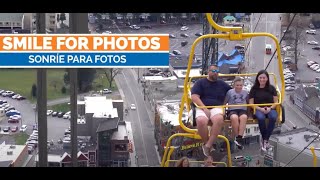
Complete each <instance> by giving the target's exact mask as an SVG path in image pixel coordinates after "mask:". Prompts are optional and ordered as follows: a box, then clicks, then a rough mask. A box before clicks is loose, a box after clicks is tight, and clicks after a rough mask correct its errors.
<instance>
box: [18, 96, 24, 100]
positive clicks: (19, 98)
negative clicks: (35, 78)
mask: <svg viewBox="0 0 320 180" xmlns="http://www.w3.org/2000/svg"><path fill="white" fill-rule="evenodd" d="M25 99H26V97H24V96H18V97H17V100H19V101H21V100H25Z"/></svg>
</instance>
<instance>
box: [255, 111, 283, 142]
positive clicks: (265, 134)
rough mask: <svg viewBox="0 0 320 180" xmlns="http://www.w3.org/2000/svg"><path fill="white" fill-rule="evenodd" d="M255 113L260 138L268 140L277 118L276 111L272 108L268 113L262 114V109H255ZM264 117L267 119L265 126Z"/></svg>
mask: <svg viewBox="0 0 320 180" xmlns="http://www.w3.org/2000/svg"><path fill="white" fill-rule="evenodd" d="M255 115H256V118H257V119H258V123H259V129H260V133H261V136H262V139H263V140H269V138H270V136H271V134H272V131H273V129H274V126H275V123H276V120H277V118H278V113H277V111H276V110H274V109H272V110H271V111H270V112H269V113H268V114H264V113H263V112H262V111H259V110H257V111H256V114H255ZM266 118H268V119H269V123H268V126H266Z"/></svg>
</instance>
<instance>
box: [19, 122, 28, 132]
mask: <svg viewBox="0 0 320 180" xmlns="http://www.w3.org/2000/svg"><path fill="white" fill-rule="evenodd" d="M27 127H28V126H27V125H25V124H24V125H22V126H21V128H20V131H21V132H25V131H26V130H27Z"/></svg>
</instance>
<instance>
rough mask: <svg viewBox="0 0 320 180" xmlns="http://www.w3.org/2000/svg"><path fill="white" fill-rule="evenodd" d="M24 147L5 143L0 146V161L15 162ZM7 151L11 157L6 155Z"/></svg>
mask: <svg viewBox="0 0 320 180" xmlns="http://www.w3.org/2000/svg"><path fill="white" fill-rule="evenodd" d="M25 147H26V145H11V144H8V145H6V144H5V142H3V143H2V144H0V161H15V160H16V159H17V158H18V156H19V155H20V154H21V152H22V151H23V150H24V148H25ZM8 151H12V154H11V155H8V154H7V153H8Z"/></svg>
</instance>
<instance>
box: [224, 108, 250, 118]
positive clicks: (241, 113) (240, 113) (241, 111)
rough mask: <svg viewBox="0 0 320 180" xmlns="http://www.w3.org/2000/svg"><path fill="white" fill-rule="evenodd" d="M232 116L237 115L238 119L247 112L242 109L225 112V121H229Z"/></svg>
mask: <svg viewBox="0 0 320 180" xmlns="http://www.w3.org/2000/svg"><path fill="white" fill-rule="evenodd" d="M232 114H236V115H238V117H240V116H241V115H243V114H245V115H247V110H243V109H233V110H230V111H228V112H227V119H230V117H231V115H232Z"/></svg>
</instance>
